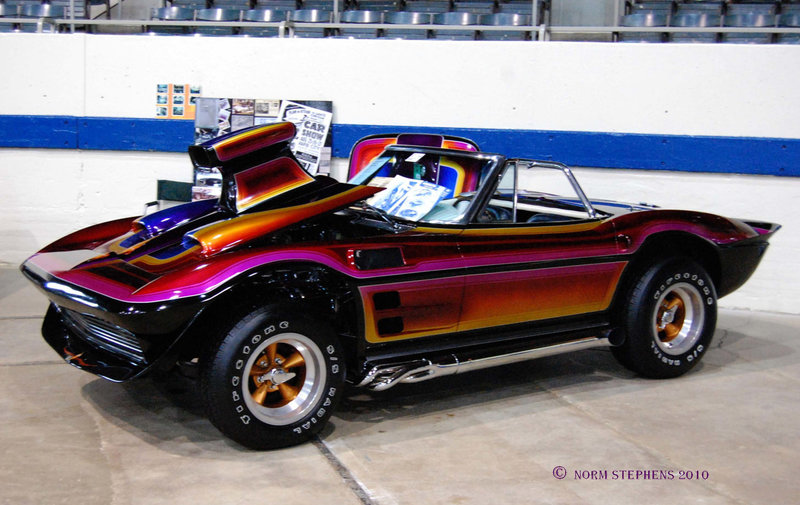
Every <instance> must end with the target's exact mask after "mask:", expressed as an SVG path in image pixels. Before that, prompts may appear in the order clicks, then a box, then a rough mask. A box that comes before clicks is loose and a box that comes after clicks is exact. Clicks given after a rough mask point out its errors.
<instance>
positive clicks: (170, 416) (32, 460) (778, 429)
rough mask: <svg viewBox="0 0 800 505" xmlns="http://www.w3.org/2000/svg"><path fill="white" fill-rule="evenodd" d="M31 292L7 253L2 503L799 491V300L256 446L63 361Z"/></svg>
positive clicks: (374, 404)
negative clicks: (660, 342)
mask: <svg viewBox="0 0 800 505" xmlns="http://www.w3.org/2000/svg"><path fill="white" fill-rule="evenodd" d="M45 307H46V302H45V299H44V297H43V296H42V295H40V294H39V293H38V292H36V291H35V290H34V289H33V288H32V287H30V286H29V285H28V283H27V281H25V280H24V279H23V278H22V276H21V275H20V274H19V272H18V271H17V270H15V269H0V346H1V348H2V351H0V503H3V504H14V505H22V504H28V503H32V504H33V503H35V504H57V503H76V502H79V503H81V504H82V505H84V504H85V505H90V504H95V503H97V504H115V505H124V504H147V505H157V504H161V503H165V504H166V503H169V504H171V505H178V504H192V505H196V504H215V505H216V504H219V505H223V504H248V505H252V504H255V503H265V504H278V503H280V504H281V505H290V504H303V505H308V504H315V505H316V504H335V505H346V504H380V505H390V504H413V505H425V504H480V505H485V504H487V503H494V504H505V503H514V504H519V503H525V504H527V503H547V504H569V505H576V504H614V505H624V504H636V505H640V504H642V503H647V504H648V505H655V504H661V503H665V504H666V503H669V504H673V503H680V504H682V505H685V504H693V503H698V504H699V503H702V504H728V503H730V504H760V503H763V504H770V505H777V504H790V503H791V504H795V503H797V497H798V496H800V480H798V477H799V474H800V456H798V451H799V450H800V428H798V422H797V420H796V419H797V417H798V414H800V339H798V334H799V333H800V316H789V315H778V314H769V313H758V312H742V311H732V310H722V311H721V312H720V317H719V325H718V331H717V334H716V336H715V341H714V344H713V347H712V349H711V350H710V351H709V352H708V353H707V354H706V356H705V358H704V360H703V362H702V363H701V365H700V366H699V367H698V368H696V369H695V370H694V371H693V372H691V373H690V374H688V375H687V376H685V377H683V378H679V379H674V380H669V381H652V380H645V379H641V378H638V377H636V376H634V375H633V374H631V373H629V372H627V371H626V370H624V369H622V368H621V367H620V366H618V365H617V364H616V362H615V361H614V359H613V357H612V356H611V354H610V352H608V351H607V350H589V351H581V352H578V353H574V354H568V355H562V356H556V357H552V358H545V359H542V360H538V361H533V362H529V363H525V364H519V365H512V366H506V367H503V368H496V369H492V370H485V371H480V372H474V373H471V374H464V375H459V376H456V377H446V378H443V379H440V380H438V381H431V382H426V383H421V384H415V385H401V386H398V387H396V388H395V389H393V390H390V391H387V392H385V393H372V392H368V391H364V390H358V389H353V390H352V391H350V393H349V395H348V397H347V398H346V399H345V401H344V404H343V405H342V406H341V407H340V408H339V410H338V412H337V414H335V415H334V417H333V419H332V422H331V424H330V426H329V427H328V428H327V429H326V431H325V432H324V433H323V435H322V437H321V439H320V440H319V441H315V442H314V443H309V444H306V445H303V446H300V447H295V448H291V449H284V450H280V451H274V452H261V453H259V452H254V451H249V450H245V449H243V448H241V447H239V446H237V445H235V444H233V443H231V442H229V441H227V440H226V439H224V438H223V437H222V435H220V434H219V433H218V432H217V431H216V430H215V429H214V428H213V427H212V426H211V424H210V423H209V422H208V421H207V420H206V419H205V418H204V417H203V415H202V408H201V407H200V405H199V398H198V397H197V392H196V388H193V387H192V385H191V384H190V383H187V382H185V381H184V380H181V379H174V380H171V381H168V382H166V383H156V382H153V381H152V380H146V379H145V380H140V381H136V382H133V383H130V384H125V385H119V384H112V383H109V382H106V381H103V380H101V379H96V378H95V377H94V376H92V375H90V374H87V373H83V372H79V371H78V370H75V369H74V368H72V367H69V366H67V365H66V364H64V363H63V362H62V361H61V360H60V359H59V358H58V357H57V356H56V355H55V353H53V351H52V350H50V348H49V347H47V345H46V344H45V343H44V341H43V340H42V339H41V337H40V336H39V326H40V322H41V316H42V315H43V314H44V310H45ZM557 467H563V468H564V469H565V471H566V477H565V478H563V479H561V480H559V479H557V478H556V477H554V474H558V473H559V471H560V470H555V469H556V468H557ZM637 471H638V473H637ZM646 471H650V473H644V472H646ZM653 471H655V472H653ZM592 472H594V474H593V473H592ZM681 472H684V473H683V474H682V473H681ZM685 472H690V473H685ZM697 472H701V473H700V478H699V479H698V477H697V475H696V474H697ZM703 472H707V473H703ZM688 475H691V476H693V477H694V478H693V479H692V480H685V479H682V478H681V477H686V476H688ZM579 477H581V478H579ZM653 477H661V478H660V479H658V480H656V479H654V478H653Z"/></svg>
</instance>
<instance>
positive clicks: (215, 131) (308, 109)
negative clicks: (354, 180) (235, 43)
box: [192, 97, 333, 200]
mask: <svg viewBox="0 0 800 505" xmlns="http://www.w3.org/2000/svg"><path fill="white" fill-rule="evenodd" d="M196 103H197V107H196V116H195V123H194V124H195V134H194V143H195V144H202V143H203V142H206V141H209V140H212V139H214V138H216V137H219V136H221V135H226V134H228V133H231V132H235V131H237V130H242V129H244V128H249V127H251V126H256V125H264V124H270V123H277V122H280V121H291V122H292V123H294V125H295V126H296V127H297V135H296V136H295V138H294V140H293V141H292V143H291V145H290V148H291V150H292V152H293V153H294V155H295V157H296V158H297V160H298V161H299V162H300V164H301V165H302V166H303V168H304V169H305V170H306V171H307V172H308V173H310V174H311V175H317V174H328V173H330V166H331V120H332V118H333V102H331V101H319V100H317V101H309V100H279V99H253V98H206V97H202V98H197V100H196ZM194 179H195V181H194V187H193V189H192V199H193V200H199V199H204V198H218V197H219V195H220V192H221V188H222V177H221V176H220V174H219V172H218V171H217V170H214V169H203V168H196V169H195V174H194Z"/></svg>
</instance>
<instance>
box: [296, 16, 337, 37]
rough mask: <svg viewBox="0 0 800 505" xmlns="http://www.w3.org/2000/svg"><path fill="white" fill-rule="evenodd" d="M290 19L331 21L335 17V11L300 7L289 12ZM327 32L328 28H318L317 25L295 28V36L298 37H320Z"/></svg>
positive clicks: (298, 20) (303, 21) (315, 21)
mask: <svg viewBox="0 0 800 505" xmlns="http://www.w3.org/2000/svg"><path fill="white" fill-rule="evenodd" d="M289 19H290V20H291V21H294V22H296V23H330V22H331V20H332V19H333V13H332V12H331V11H322V10H317V9H298V10H295V11H292V12H290V13H289ZM327 34H328V30H327V28H317V27H315V26H298V27H295V28H294V36H295V37H297V38H319V37H325V36H326V35H327Z"/></svg>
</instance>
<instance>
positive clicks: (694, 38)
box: [669, 11, 722, 43]
mask: <svg viewBox="0 0 800 505" xmlns="http://www.w3.org/2000/svg"><path fill="white" fill-rule="evenodd" d="M721 22H722V16H720V15H719V14H716V13H713V12H702V11H690V12H680V11H678V13H677V14H675V15H674V16H672V18H671V19H670V23H669V25H670V26H679V27H683V28H708V27H714V26H720V23H721ZM670 40H671V41H672V42H699V43H711V42H716V41H717V34H716V33H690V32H675V33H673V34H672V35H670Z"/></svg>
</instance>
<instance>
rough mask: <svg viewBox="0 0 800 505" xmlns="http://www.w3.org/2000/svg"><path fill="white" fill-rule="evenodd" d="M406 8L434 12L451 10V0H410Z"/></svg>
mask: <svg viewBox="0 0 800 505" xmlns="http://www.w3.org/2000/svg"><path fill="white" fill-rule="evenodd" d="M406 10H407V11H411V12H430V13H432V14H437V13H442V12H449V11H450V2H449V1H442V0H438V1H437V0H408V1H407V2H406Z"/></svg>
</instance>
